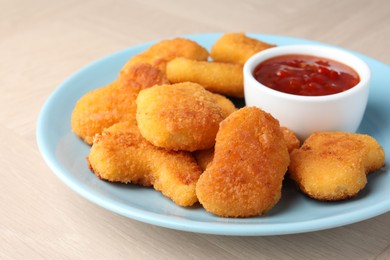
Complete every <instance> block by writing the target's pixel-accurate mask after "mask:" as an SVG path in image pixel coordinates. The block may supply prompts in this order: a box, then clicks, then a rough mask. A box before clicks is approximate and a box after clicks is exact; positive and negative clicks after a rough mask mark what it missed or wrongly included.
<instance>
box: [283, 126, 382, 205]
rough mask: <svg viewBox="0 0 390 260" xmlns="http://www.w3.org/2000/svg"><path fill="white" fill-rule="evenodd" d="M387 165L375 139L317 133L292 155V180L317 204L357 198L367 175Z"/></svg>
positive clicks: (361, 135) (349, 134)
mask: <svg viewBox="0 0 390 260" xmlns="http://www.w3.org/2000/svg"><path fill="white" fill-rule="evenodd" d="M383 165H384V150H383V149H382V148H381V146H380V145H379V143H378V142H377V141H376V140H375V139H374V138H372V137H370V136H368V135H363V134H354V133H343V132H317V133H313V134H312V135H311V136H309V138H308V139H306V140H305V142H304V143H303V145H302V146H301V148H300V149H296V150H294V151H292V153H291V164H290V167H289V173H290V177H291V178H292V179H293V180H294V181H295V182H296V183H297V184H298V186H299V187H300V189H301V190H302V191H303V192H304V193H305V194H307V195H308V196H310V197H312V198H315V199H318V200H342V199H347V198H351V197H354V196H355V195H356V194H357V193H358V192H359V191H360V190H362V189H363V188H364V187H365V185H366V183H367V178H366V174H367V173H368V172H372V171H376V170H378V169H380V168H381V167H382V166H383Z"/></svg>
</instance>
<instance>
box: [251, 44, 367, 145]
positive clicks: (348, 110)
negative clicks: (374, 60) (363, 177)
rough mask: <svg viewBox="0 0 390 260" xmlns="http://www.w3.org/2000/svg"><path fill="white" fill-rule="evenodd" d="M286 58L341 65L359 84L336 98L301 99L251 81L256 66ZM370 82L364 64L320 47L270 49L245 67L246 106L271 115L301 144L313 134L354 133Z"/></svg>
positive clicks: (336, 50) (296, 46)
mask: <svg viewBox="0 0 390 260" xmlns="http://www.w3.org/2000/svg"><path fill="white" fill-rule="evenodd" d="M289 54H298V55H299V54H302V55H312V56H317V57H323V58H327V59H331V60H334V61H337V62H340V63H343V64H345V65H347V66H349V67H351V68H352V69H354V70H355V71H356V72H357V74H358V75H359V78H360V82H359V83H358V84H357V85H355V86H354V87H352V88H350V89H348V90H346V91H344V92H340V93H337V94H331V95H325V96H300V95H294V94H287V93H284V92H280V91H277V90H274V89H271V88H269V87H267V86H265V85H263V84H261V83H260V82H258V81H257V80H256V79H255V78H254V76H253V71H254V70H255V68H256V66H257V65H258V64H259V63H261V62H263V61H265V60H268V59H270V58H273V57H276V56H281V55H289ZM370 78H371V72H370V68H369V67H368V66H367V64H366V63H365V62H364V61H362V60H361V59H360V58H358V57H356V56H355V55H353V54H351V53H349V52H347V51H343V50H341V49H337V48H333V47H325V46H319V45H289V46H279V47H273V48H270V49H267V50H264V51H261V52H259V53H257V54H255V55H254V56H252V57H251V58H250V59H248V61H247V62H246V63H245V65H244V94H245V103H246V106H256V107H259V108H261V109H263V110H264V111H266V112H268V113H270V114H271V115H272V116H273V117H275V118H276V119H278V120H279V122H280V125H281V126H285V127H288V128H289V129H291V130H292V131H294V132H295V133H296V135H297V136H298V138H299V139H300V140H301V141H302V140H304V139H306V138H307V137H308V136H309V135H310V134H311V133H313V132H315V131H343V132H356V130H357V129H358V127H359V125H360V122H361V121H362V118H363V115H364V111H365V109H366V106H367V100H368V93H369V85H370Z"/></svg>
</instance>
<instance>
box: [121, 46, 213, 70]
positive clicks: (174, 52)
mask: <svg viewBox="0 0 390 260" xmlns="http://www.w3.org/2000/svg"><path fill="white" fill-rule="evenodd" d="M176 57H184V58H188V59H192V60H207V59H208V57H209V53H208V51H207V50H206V49H205V48H204V47H202V46H201V45H199V44H198V43H196V42H195V41H192V40H189V39H184V38H174V39H169V40H163V41H160V42H158V43H156V44H154V45H152V46H151V47H150V48H149V49H147V50H145V51H144V52H142V53H140V54H137V55H135V56H134V57H132V58H131V59H130V60H129V61H128V62H127V63H126V65H125V66H124V67H123V68H122V70H127V68H128V67H131V66H132V65H133V64H135V63H140V62H146V63H149V64H152V65H153V66H156V67H158V68H159V69H160V70H161V71H162V72H165V67H166V64H167V63H168V62H169V61H170V60H173V59H174V58H176Z"/></svg>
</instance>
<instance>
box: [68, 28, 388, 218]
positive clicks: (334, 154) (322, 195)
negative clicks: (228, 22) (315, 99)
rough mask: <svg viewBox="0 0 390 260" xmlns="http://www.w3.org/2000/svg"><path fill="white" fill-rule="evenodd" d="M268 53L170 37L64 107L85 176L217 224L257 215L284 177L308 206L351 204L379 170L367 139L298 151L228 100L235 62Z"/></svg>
mask: <svg viewBox="0 0 390 260" xmlns="http://www.w3.org/2000/svg"><path fill="white" fill-rule="evenodd" d="M274 46H275V45H273V44H270V43H265V42H262V41H260V40H258V39H255V38H251V37H248V36H247V35H246V34H244V33H226V34H223V35H222V36H221V37H220V38H219V39H217V41H216V42H215V43H214V45H213V46H212V48H211V50H210V52H209V51H208V50H207V49H205V48H204V47H203V46H201V45H199V44H198V43H196V42H195V41H192V40H189V39H184V38H174V39H169V40H164V41H160V42H158V43H156V44H154V45H152V46H151V47H150V48H149V49H147V50H145V51H144V52H142V53H139V54H138V55H136V56H134V57H131V58H130V60H129V61H128V62H127V63H126V64H125V65H124V66H123V68H122V69H121V70H120V72H119V75H118V77H117V78H116V79H115V80H114V81H113V82H112V83H110V84H108V85H107V86H102V87H100V88H98V89H96V90H93V91H91V92H89V93H87V94H85V95H84V96H82V97H81V98H80V99H79V100H78V102H77V103H76V105H75V107H74V110H73V113H72V118H71V126H72V130H73V132H74V133H75V134H76V135H77V136H79V137H80V138H81V139H82V140H84V142H85V143H87V144H88V145H91V149H90V154H89V156H88V158H87V160H88V164H89V167H90V169H91V171H92V172H93V173H94V174H95V175H96V176H97V177H99V178H100V179H102V180H105V181H109V182H120V183H132V184H137V185H141V186H146V187H149V186H150V187H153V188H154V189H156V190H158V191H160V192H161V193H162V194H163V195H164V196H166V197H168V198H169V199H171V200H172V201H173V202H175V203H176V204H178V205H180V206H184V207H188V206H192V205H194V204H196V203H197V202H199V203H200V204H201V205H202V206H203V207H204V208H205V209H206V210H207V211H208V212H211V213H213V214H215V215H218V216H223V217H250V216H258V215H262V214H264V213H266V212H267V211H269V210H270V209H272V208H273V207H274V206H275V205H276V203H277V202H278V201H279V200H280V198H281V194H282V184H283V180H284V179H285V177H286V176H288V177H289V178H291V179H292V180H294V181H295V182H296V183H297V186H298V187H299V188H300V190H301V191H302V192H304V193H305V194H306V195H308V196H310V197H312V198H314V199H318V200H326V201H329V200H342V199H346V198H351V197H353V196H355V195H356V194H357V193H358V192H359V191H360V190H362V189H363V188H364V186H365V185H366V183H367V178H366V175H367V174H368V173H369V172H373V171H377V170H378V169H380V168H381V167H383V165H384V150H383V149H382V148H381V146H380V145H379V143H378V142H377V141H376V140H375V139H374V138H372V137H370V136H368V135H362V134H354V133H341V132H327V133H320V132H318V133H313V134H312V135H311V136H310V137H309V138H308V139H307V140H305V141H304V143H303V144H302V145H301V143H300V141H299V140H298V138H297V137H296V136H295V134H294V133H293V132H292V131H291V130H289V129H288V128H286V127H283V126H280V125H279V121H278V120H277V119H276V118H274V117H273V116H272V115H271V114H269V113H267V112H266V111H263V110H261V109H259V108H256V107H243V108H236V107H235V105H234V104H233V103H232V101H231V100H230V99H229V97H235V98H242V97H243V95H244V91H243V75H242V68H243V64H244V63H245V61H246V60H247V59H248V58H249V57H251V56H252V55H253V54H255V53H257V52H260V51H262V50H264V49H267V48H272V47H274Z"/></svg>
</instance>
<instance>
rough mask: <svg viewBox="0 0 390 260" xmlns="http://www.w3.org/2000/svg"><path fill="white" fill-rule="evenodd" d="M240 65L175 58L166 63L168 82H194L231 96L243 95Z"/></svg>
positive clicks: (212, 90)
mask: <svg viewBox="0 0 390 260" xmlns="http://www.w3.org/2000/svg"><path fill="white" fill-rule="evenodd" d="M242 67H243V66H242V65H240V64H233V63H222V62H208V61H196V60H190V59H186V58H175V59H173V60H171V61H170V62H169V63H168V64H167V68H166V73H167V77H168V79H169V81H170V82H172V83H179V82H186V81H190V82H195V83H198V84H200V85H202V86H203V87H204V88H206V89H207V90H209V91H211V92H214V93H219V94H223V95H226V96H233V97H240V98H242V97H244V79H243V72H242Z"/></svg>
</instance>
